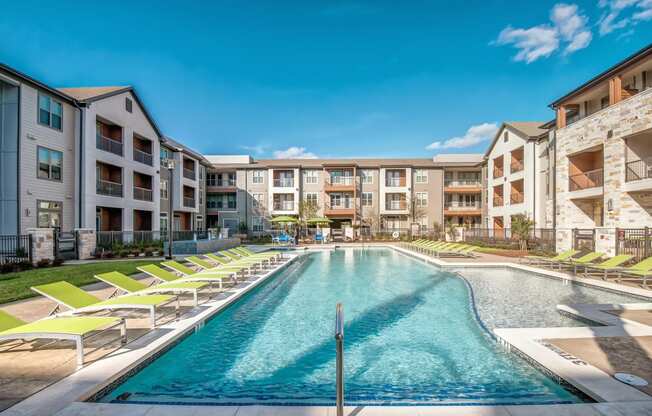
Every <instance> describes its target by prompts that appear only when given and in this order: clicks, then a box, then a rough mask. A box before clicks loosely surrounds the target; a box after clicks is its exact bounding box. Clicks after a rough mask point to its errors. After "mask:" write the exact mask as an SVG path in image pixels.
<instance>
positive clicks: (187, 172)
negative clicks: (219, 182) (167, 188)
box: [183, 168, 196, 181]
mask: <svg viewBox="0 0 652 416" xmlns="http://www.w3.org/2000/svg"><path fill="white" fill-rule="evenodd" d="M183 177H184V178H186V179H190V180H191V181H194V180H195V178H196V176H195V171H194V169H188V168H183Z"/></svg>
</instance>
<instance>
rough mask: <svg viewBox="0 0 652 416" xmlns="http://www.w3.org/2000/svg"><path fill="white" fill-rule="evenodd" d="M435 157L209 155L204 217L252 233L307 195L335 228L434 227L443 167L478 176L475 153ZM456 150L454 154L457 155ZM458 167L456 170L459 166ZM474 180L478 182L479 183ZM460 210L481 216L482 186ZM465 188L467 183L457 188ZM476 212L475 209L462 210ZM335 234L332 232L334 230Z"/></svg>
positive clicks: (440, 213)
mask: <svg viewBox="0 0 652 416" xmlns="http://www.w3.org/2000/svg"><path fill="white" fill-rule="evenodd" d="M450 156H453V159H452V160H450V158H449V156H441V157H440V159H438V160H437V162H435V161H433V160H432V159H356V160H352V159H286V160H276V159H270V160H254V159H253V158H251V157H250V156H206V158H207V159H208V160H209V161H210V162H211V165H212V166H211V168H210V169H209V172H208V179H207V196H206V198H207V201H208V203H207V204H208V205H207V216H208V220H207V221H208V224H209V226H210V227H214V226H220V227H224V228H229V229H235V228H239V227H240V224H243V225H244V226H246V227H247V229H248V230H249V231H250V232H252V233H263V232H264V231H265V230H268V229H269V228H270V224H269V220H270V219H271V218H272V217H274V216H278V215H290V216H298V215H299V214H300V206H301V204H300V202H301V201H311V202H313V203H314V205H315V206H317V207H318V210H317V211H316V212H314V213H313V214H314V215H315V216H316V217H327V218H328V219H329V220H330V221H331V223H330V227H331V228H332V229H333V230H341V229H342V228H346V227H347V226H349V225H350V226H354V225H355V226H359V227H356V228H362V229H364V228H374V229H377V228H390V229H399V228H400V229H407V228H410V227H412V226H414V225H416V224H418V225H419V226H420V227H422V228H431V227H432V226H433V224H434V223H438V224H442V223H443V222H444V209H443V201H444V196H443V195H444V186H443V181H444V179H443V178H444V172H445V171H446V170H450V171H451V172H455V173H457V172H458V171H460V172H464V169H465V167H466V168H468V170H470V171H473V172H476V173H477V175H479V172H480V161H481V158H480V157H479V156H475V158H474V160H473V161H472V162H469V161H468V160H465V159H464V158H459V156H456V155H450ZM455 157H458V159H455ZM460 169H461V170H460ZM476 185H478V184H476ZM473 189H474V191H475V192H476V193H477V194H478V195H477V198H476V197H475V196H474V199H473V201H474V202H473V203H474V204H476V205H477V207H478V210H476V211H475V212H472V213H469V212H466V210H465V209H464V207H461V209H460V210H455V209H453V210H452V211H451V212H458V211H461V213H460V216H461V217H464V218H467V217H468V218H472V220H471V222H473V221H475V222H476V223H479V221H480V212H479V204H480V203H481V202H480V198H479V194H480V187H479V186H476V187H475V188H473ZM462 192H463V193H464V192H466V189H465V190H463V191H462ZM467 214H473V215H467ZM334 232H335V233H337V231H334Z"/></svg>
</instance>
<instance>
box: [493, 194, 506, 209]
mask: <svg viewBox="0 0 652 416" xmlns="http://www.w3.org/2000/svg"><path fill="white" fill-rule="evenodd" d="M493 201H494V207H502V206H503V205H505V201H503V197H502V196H499V195H494V199H493Z"/></svg>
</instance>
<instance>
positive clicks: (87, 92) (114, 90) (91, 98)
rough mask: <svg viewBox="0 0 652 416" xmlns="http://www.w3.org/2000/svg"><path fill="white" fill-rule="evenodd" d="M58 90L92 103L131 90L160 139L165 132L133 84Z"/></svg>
mask: <svg viewBox="0 0 652 416" xmlns="http://www.w3.org/2000/svg"><path fill="white" fill-rule="evenodd" d="M58 90H59V91H61V92H62V93H64V94H67V95H70V96H71V97H73V98H74V99H75V101H77V102H79V103H81V104H90V103H92V102H95V101H99V100H103V99H105V98H109V97H113V96H114V95H118V94H122V93H125V92H129V93H131V95H132V96H133V97H134V99H135V100H136V102H137V103H138V105H139V106H140V109H141V110H142V111H143V114H145V117H146V118H147V121H149V124H151V125H152V127H153V128H154V131H155V132H156V134H157V135H158V137H159V139H162V138H163V133H162V132H161V130H160V129H159V128H158V125H157V124H156V121H154V118H153V117H152V116H151V115H150V114H149V111H147V108H146V107H145V105H144V104H143V102H142V100H141V99H140V97H139V96H138V94H136V89H135V88H134V87H132V86H131V85H126V86H112V87H75V88H58Z"/></svg>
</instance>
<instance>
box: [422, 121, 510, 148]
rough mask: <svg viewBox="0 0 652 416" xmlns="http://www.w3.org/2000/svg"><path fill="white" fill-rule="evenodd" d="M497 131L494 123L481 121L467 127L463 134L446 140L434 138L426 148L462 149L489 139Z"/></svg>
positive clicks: (496, 125)
mask: <svg viewBox="0 0 652 416" xmlns="http://www.w3.org/2000/svg"><path fill="white" fill-rule="evenodd" d="M497 131H498V124H496V123H482V124H477V125H475V126H471V127H469V129H468V130H467V131H466V133H465V134H464V136H458V137H451V138H450V139H446V140H436V141H434V142H432V143H430V144H429V145H428V146H426V149H428V150H439V149H463V148H465V147H471V146H475V145H476V144H478V143H482V142H484V141H486V140H490V139H491V138H492V137H493V136H494V135H495V134H496V132H497Z"/></svg>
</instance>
